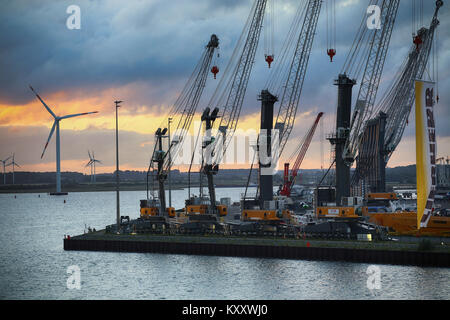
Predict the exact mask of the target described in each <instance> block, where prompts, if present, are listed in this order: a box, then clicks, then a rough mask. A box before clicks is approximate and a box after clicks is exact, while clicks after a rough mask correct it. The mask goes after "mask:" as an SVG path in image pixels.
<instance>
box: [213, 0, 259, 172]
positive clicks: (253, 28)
mask: <svg viewBox="0 0 450 320" xmlns="http://www.w3.org/2000/svg"><path fill="white" fill-rule="evenodd" d="M266 4H267V0H256V2H255V5H254V8H253V10H252V12H251V13H250V15H251V17H252V18H251V21H250V26H249V28H248V33H247V37H246V40H245V43H244V46H243V48H242V51H241V54H240V56H239V59H238V62H237V64H236V66H235V68H234V70H233V74H232V76H231V79H230V82H229V83H228V85H227V90H228V89H229V91H228V94H227V95H226V102H225V104H224V105H220V104H219V105H216V106H215V107H218V108H219V110H220V113H219V118H220V121H219V139H218V142H219V141H221V142H222V144H223V145H221V144H220V143H216V144H215V150H216V152H214V155H215V158H214V160H213V162H214V165H218V164H219V163H220V161H221V160H222V157H223V154H224V153H225V151H226V149H227V147H228V145H229V143H230V141H231V139H232V137H233V135H234V132H235V131H236V127H237V124H238V120H239V115H240V112H241V109H242V103H243V101H244V96H245V92H246V90H247V85H248V81H249V79H250V74H251V71H252V68H253V64H254V59H255V54H256V49H257V48H258V43H259V37H260V34H261V28H262V24H263V20H264V13H265V9H266ZM213 99H214V97H213V98H212V99H211V100H213ZM219 103H220V102H219ZM213 107H214V106H212V105H210V108H211V109H213Z"/></svg>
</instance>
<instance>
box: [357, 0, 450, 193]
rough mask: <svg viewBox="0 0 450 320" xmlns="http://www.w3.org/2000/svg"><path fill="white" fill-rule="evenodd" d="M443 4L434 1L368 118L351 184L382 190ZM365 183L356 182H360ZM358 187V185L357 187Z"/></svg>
mask: <svg viewBox="0 0 450 320" xmlns="http://www.w3.org/2000/svg"><path fill="white" fill-rule="evenodd" d="M442 6H443V2H442V1H441V0H439V1H436V9H435V12H434V15H433V18H432V20H431V23H430V27H429V28H428V29H427V28H421V29H420V30H419V31H418V32H417V37H420V41H421V45H420V46H417V45H415V44H414V45H412V47H411V49H410V51H409V53H408V55H407V58H406V59H405V62H404V63H403V64H402V66H401V67H400V68H399V72H398V73H397V76H396V77H395V79H394V81H393V84H392V86H391V87H390V89H389V90H388V91H387V92H386V94H385V95H384V97H383V99H382V100H381V103H380V104H379V105H378V107H377V109H376V114H377V115H378V114H379V116H377V117H376V118H374V119H371V120H370V121H367V123H366V125H365V129H364V132H363V139H362V140H361V144H360V146H359V150H358V157H357V159H356V164H357V165H356V171H355V174H354V176H353V179H352V185H353V187H361V191H362V192H365V191H367V190H366V189H369V190H370V191H372V192H384V191H385V189H386V186H385V169H386V165H387V163H388V161H389V159H390V157H391V155H392V153H393V152H394V151H395V149H396V148H397V146H398V144H399V143H400V141H401V138H402V136H403V132H404V130H405V127H406V125H407V123H408V117H409V114H410V112H411V109H412V105H413V102H414V96H415V94H414V83H415V80H416V79H422V78H423V75H424V72H425V69H426V65H427V63H428V60H429V56H430V52H431V48H432V44H433V39H434V34H435V30H436V28H437V26H438V25H439V20H438V19H437V14H438V11H439V9H440V7H442ZM361 181H363V182H364V184H363V185H361V186H359V184H360V182H361ZM357 190H358V189H357Z"/></svg>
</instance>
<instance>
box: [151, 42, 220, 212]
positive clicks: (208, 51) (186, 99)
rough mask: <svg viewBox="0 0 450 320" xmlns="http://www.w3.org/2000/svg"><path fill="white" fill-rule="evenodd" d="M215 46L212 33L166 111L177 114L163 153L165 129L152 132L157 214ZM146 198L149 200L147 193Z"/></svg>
mask: <svg viewBox="0 0 450 320" xmlns="http://www.w3.org/2000/svg"><path fill="white" fill-rule="evenodd" d="M218 46H219V39H218V37H217V36H216V35H215V34H213V35H211V38H210V41H209V42H208V44H207V45H206V47H205V50H204V52H203V54H202V56H201V58H200V61H199V62H198V64H197V65H196V67H195V69H194V71H193V73H192V75H191V77H190V78H189V80H188V82H187V83H186V85H185V87H184V88H183V90H182V92H181V93H180V95H179V96H178V99H177V100H176V102H175V103H174V105H173V107H172V109H171V111H170V113H169V118H171V117H177V119H178V122H177V129H176V131H175V133H174V135H173V139H172V141H171V142H170V145H169V146H168V148H167V151H166V152H165V151H164V150H163V141H162V139H163V138H167V136H166V135H165V134H166V132H167V128H158V130H157V131H156V133H155V147H154V150H153V155H152V158H151V160H150V166H149V171H150V169H153V171H152V173H154V172H155V171H156V179H157V180H158V191H159V192H158V193H159V207H160V210H161V212H160V214H164V213H165V211H166V201H165V188H164V183H165V180H166V178H167V173H168V172H169V171H170V169H171V166H172V164H173V161H174V160H175V159H176V157H177V155H178V153H179V151H180V149H181V146H182V145H183V142H184V138H185V136H186V134H187V132H188V130H189V128H190V126H191V123H192V119H193V117H194V114H195V112H196V109H197V106H198V104H199V101H200V98H201V96H202V93H203V89H204V88H205V83H206V80H207V78H208V72H209V71H210V65H211V61H212V58H213V56H214V52H215V50H216V49H217V48H218ZM155 164H156V167H157V169H156V170H155V168H154V166H155ZM148 174H149V172H148V173H147V178H148ZM147 190H148V180H147ZM154 198H155V197H154ZM147 200H149V195H148V194H147ZM154 202H155V201H154Z"/></svg>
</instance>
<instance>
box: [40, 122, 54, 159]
mask: <svg viewBox="0 0 450 320" xmlns="http://www.w3.org/2000/svg"><path fill="white" fill-rule="evenodd" d="M55 127H56V120H55V122H53V127H52V130H50V134H49V136H48V139H47V143H46V144H45V147H44V151H42V155H41V159H42V158H43V157H44V153H45V150H46V149H47V146H48V143H49V142H50V139H51V138H52V135H53V132H55Z"/></svg>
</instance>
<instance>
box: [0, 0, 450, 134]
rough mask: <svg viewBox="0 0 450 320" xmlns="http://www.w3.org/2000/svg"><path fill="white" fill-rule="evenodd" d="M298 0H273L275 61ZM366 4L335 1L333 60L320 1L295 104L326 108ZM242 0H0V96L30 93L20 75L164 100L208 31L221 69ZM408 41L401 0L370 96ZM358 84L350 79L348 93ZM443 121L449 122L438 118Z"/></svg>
mask: <svg viewBox="0 0 450 320" xmlns="http://www.w3.org/2000/svg"><path fill="white" fill-rule="evenodd" d="M298 3H299V1H297V0H277V10H278V11H277V13H278V15H277V29H276V32H275V39H274V40H275V62H274V63H275V64H276V63H277V58H278V56H279V51H277V50H279V48H280V47H281V44H282V42H283V41H284V34H285V33H286V31H287V29H288V28H289V24H290V22H291V20H292V18H293V15H294V13H295V10H296V8H297V6H298ZM71 4H76V5H79V6H80V8H81V30H68V29H67V28H66V25H65V24H66V19H67V17H68V14H67V13H66V8H67V7H68V6H69V5H71ZM367 4H368V1H367V0H359V1H350V0H341V1H337V30H336V34H337V37H336V44H337V48H336V49H337V56H336V57H335V62H333V63H330V62H329V58H328V56H327V55H326V49H327V48H326V42H327V41H326V32H325V25H326V19H325V17H326V15H325V4H323V8H322V13H321V16H320V19H319V25H318V28H317V35H316V37H315V40H314V45H313V49H312V54H311V58H310V61H309V67H308V71H307V75H306V79H305V83H304V86H303V93H302V97H301V101H300V107H299V113H301V112H305V111H308V110H313V109H314V108H319V109H320V110H317V111H324V112H326V113H327V114H333V113H334V112H335V100H336V99H335V97H336V87H335V86H333V80H334V79H335V78H336V77H337V75H338V73H339V72H340V71H341V68H342V65H343V62H344V60H345V57H346V53H347V51H348V49H349V48H350V46H351V44H352V41H353V38H354V35H355V34H356V31H357V28H358V27H359V25H360V22H361V15H362V14H364V12H365V10H366V8H367ZM251 5H252V1H250V0H246V1H240V0H228V1H225V0H199V1H186V0H173V1H162V0H158V1H156V0H155V1H127V2H125V1H118V0H108V1H106V0H104V1H72V0H69V1H57V2H55V1H49V0H40V1H24V0H18V1H8V2H6V3H4V4H3V6H2V11H1V12H0V30H2V32H1V33H0V43H1V49H0V69H1V73H0V99H1V101H2V102H4V103H5V102H6V103H11V104H13V103H24V102H27V101H30V100H31V99H34V97H33V96H32V95H31V94H30V92H29V90H28V88H27V85H28V84H29V83H31V84H33V85H35V86H37V87H38V88H39V89H40V90H41V91H44V92H45V93H46V94H49V93H52V92H56V91H62V90H66V89H70V90H71V91H75V92H76V94H80V95H83V94H85V95H89V94H90V95H95V91H98V90H102V89H104V88H114V87H118V86H123V85H127V84H130V83H135V82H142V83H146V84H147V85H148V86H149V87H151V90H145V87H144V88H143V89H142V90H140V91H139V92H137V93H136V95H135V99H136V104H141V105H142V104H145V103H149V102H150V101H151V104H152V105H158V104H160V105H167V104H170V103H171V102H173V101H174V100H175V97H176V92H177V91H179V90H180V89H181V88H182V86H183V84H184V82H185V81H186V79H187V77H188V76H189V75H190V73H191V72H192V69H193V68H194V65H195V64H196V63H197V61H198V59H199V56H200V54H201V51H202V48H203V47H204V45H205V44H206V42H207V41H208V39H209V36H210V34H211V33H216V34H218V36H219V38H220V43H221V45H220V48H221V49H220V54H221V59H220V60H219V64H220V68H221V71H223V70H224V69H225V66H226V63H227V61H228V58H229V57H230V55H231V53H232V51H233V49H234V45H235V43H236V41H237V39H238V37H239V35H240V33H241V30H242V27H243V25H244V24H245V21H246V19H247V16H248V13H249V10H250V8H251ZM424 9H425V10H424V22H425V24H426V25H428V24H429V20H430V18H431V15H432V13H433V10H434V1H427V2H426V5H425V7H424ZM449 17H450V15H449V5H448V4H445V5H444V8H443V9H441V13H440V20H441V26H440V27H439V29H440V31H439V32H440V39H441V41H440V53H441V58H440V65H441V70H444V71H445V70H449V67H450V66H449V56H448V52H449V50H450V43H449V42H448V39H449V32H450V31H449V30H450V19H448V18H449ZM263 37H264V32H263V33H262V35H261V40H260V46H259V49H258V52H257V55H256V58H255V65H254V68H253V73H252V76H251V79H250V82H249V87H248V90H247V94H246V98H245V101H244V106H243V109H242V115H244V116H245V115H248V114H252V113H255V112H258V111H259V103H258V101H257V94H258V93H259V92H260V90H261V89H262V88H263V86H264V84H265V82H266V80H267V77H268V75H269V72H268V71H269V70H268V68H267V65H266V64H265V62H264V48H263V45H262V43H263V41H264V40H263ZM411 44H412V38H411V1H402V2H401V4H400V8H399V12H398V18H397V20H396V26H395V30H394V33H393V36H392V40H391V46H390V49H389V52H388V57H387V60H386V65H385V68H384V75H383V81H382V83H381V85H380V90H379V94H378V97H380V96H381V95H382V93H383V92H384V90H385V89H386V88H387V86H388V85H389V83H390V81H389V80H390V79H391V78H392V76H393V75H394V74H395V72H396V71H397V69H398V67H399V66H400V65H401V62H402V61H403V59H404V58H405V55H406V53H407V51H408V49H409V47H410V46H411ZM220 76H221V73H219V77H220ZM441 79H442V80H443V81H442V84H441V87H444V85H446V86H447V87H448V85H449V83H448V80H447V79H448V74H447V77H445V74H444V72H442V73H441ZM357 80H359V79H357ZM216 84H217V82H213V81H210V82H209V84H208V87H207V88H206V91H205V94H204V98H203V100H202V103H201V104H200V107H203V106H204V105H205V104H206V103H207V101H208V98H209V97H210V95H211V93H212V91H213V90H214V89H215V85H216ZM357 90H358V87H355V94H354V96H356V94H357ZM441 103H442V104H445V103H446V104H448V103H450V93H448V92H447V90H441ZM438 129H439V128H438ZM443 130H448V129H447V127H446V126H445V127H444V128H443ZM300 131H301V130H297V131H295V132H294V133H293V134H295V133H296V132H299V133H300Z"/></svg>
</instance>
